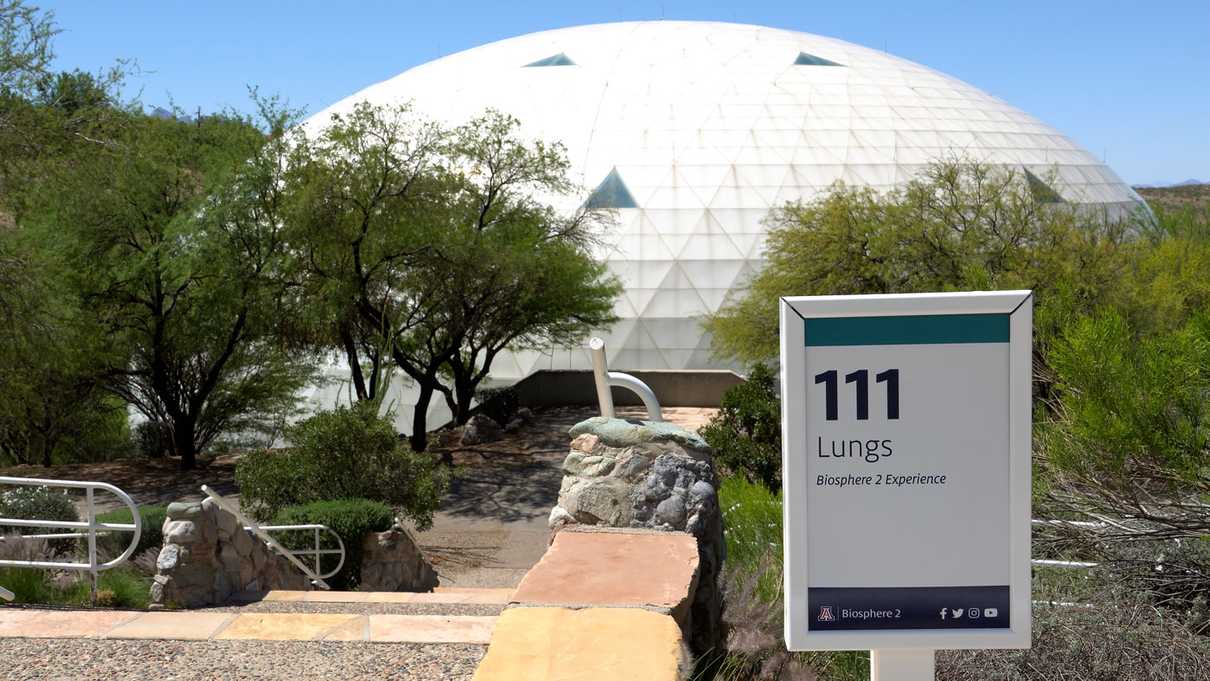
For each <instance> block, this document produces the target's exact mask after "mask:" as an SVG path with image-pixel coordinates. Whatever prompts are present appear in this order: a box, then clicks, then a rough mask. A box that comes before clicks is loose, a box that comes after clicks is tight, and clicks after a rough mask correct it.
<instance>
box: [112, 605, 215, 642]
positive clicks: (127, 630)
mask: <svg viewBox="0 0 1210 681" xmlns="http://www.w3.org/2000/svg"><path fill="white" fill-rule="evenodd" d="M235 617H236V616H235V615H232V614H228V613H211V612H191V613H188V614H187V615H186V614H185V613H180V612H147V613H143V614H141V615H139V616H138V617H136V618H134V619H132V620H130V621H129V622H126V623H124V624H120V625H118V626H117V627H114V628H113V629H112V630H110V631H109V633H107V634H105V638H150V639H176V640H181V641H205V640H207V639H209V638H211V637H213V636H214V635H215V634H216V633H218V632H219V630H220V629H222V628H223V627H224V626H225V625H227V623H229V622H230V621H231V620H233V619H235Z"/></svg>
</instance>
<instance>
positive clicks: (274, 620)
mask: <svg viewBox="0 0 1210 681" xmlns="http://www.w3.org/2000/svg"><path fill="white" fill-rule="evenodd" d="M496 619H497V618H496V616H486V615H465V616H447V615H350V614H334V613H242V614H232V613H214V612H211V613H207V612H189V611H168V612H165V611H157V612H134V611H106V610H72V611H60V610H31V609H23V608H0V638H109V639H162V640H185V641H198V640H227V641H233V640H256V641H316V640H328V641H368V642H371V643H377V642H382V643H466V644H480V645H481V644H485V643H487V642H488V640H489V639H490V638H491V633H492V629H493V627H494V626H495V623H496Z"/></svg>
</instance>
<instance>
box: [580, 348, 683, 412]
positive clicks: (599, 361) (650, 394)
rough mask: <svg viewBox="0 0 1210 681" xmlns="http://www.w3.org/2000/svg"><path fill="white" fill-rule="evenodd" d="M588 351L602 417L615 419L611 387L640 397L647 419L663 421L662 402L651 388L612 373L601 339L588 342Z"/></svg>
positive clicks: (633, 379)
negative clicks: (645, 409) (622, 389)
mask: <svg viewBox="0 0 1210 681" xmlns="http://www.w3.org/2000/svg"><path fill="white" fill-rule="evenodd" d="M588 350H589V353H590V354H591V355H592V373H593V378H594V380H595V381H596V384H597V401H598V402H599V403H600V405H601V416H604V417H605V418H609V419H611V418H614V417H615V411H614V408H613V393H612V392H610V387H611V386H617V387H619V388H626V389H627V390H629V391H630V392H632V393H634V394H636V395H638V396H639V399H641V400H643V406H644V407H646V408H647V419H648V420H649V421H663V420H664V416H663V414H662V413H661V411H660V401H659V400H658V399H656V397H655V391H654V390H652V389H651V386H649V385H647V384H646V383H644V382H642V381H640V380H639V379H638V378H636V377H634V376H631V375H630V374H627V373H623V372H621V371H610V370H609V368H608V366H607V364H606V362H605V341H604V340H602V339H600V338H592V339H590V340H589V341H588Z"/></svg>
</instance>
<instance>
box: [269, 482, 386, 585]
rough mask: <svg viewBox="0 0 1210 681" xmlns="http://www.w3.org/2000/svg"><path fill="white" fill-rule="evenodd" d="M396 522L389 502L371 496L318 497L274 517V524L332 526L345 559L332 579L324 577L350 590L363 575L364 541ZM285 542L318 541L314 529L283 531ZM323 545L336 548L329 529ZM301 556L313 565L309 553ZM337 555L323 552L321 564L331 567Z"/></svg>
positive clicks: (298, 546)
mask: <svg viewBox="0 0 1210 681" xmlns="http://www.w3.org/2000/svg"><path fill="white" fill-rule="evenodd" d="M394 523H395V514H394V513H393V512H392V511H391V508H390V507H389V506H387V505H386V504H383V503H381V502H377V501H370V500H368V499H338V500H335V501H316V502H312V503H310V504H304V505H302V506H288V507H286V508H283V509H282V510H281V511H279V512H278V513H277V515H275V516H274V517H273V524H275V525H307V524H319V525H326V526H328V527H330V528H332V531H334V532H335V533H336V534H337V535H338V536H340V540H341V541H342V542H344V545H345V562H344V565H343V566H342V567H341V568H340V571H339V572H337V573H336V574H335V575H334V576H332V577H331V578H330V579H328V580H325V581H327V582H328V584H329V585H330V586H331V587H332V588H333V589H336V590H338V591H347V590H350V589H353V588H354V587H356V586H357V584H358V582H359V581H360V578H361V561H362V551H361V548H362V542H363V541H364V540H365V537H366V535H367V534H369V533H370V532H385V531H386V530H389V529H391V526H392V525H393V524H394ZM281 541H282V544H283V545H285V546H286V547H287V548H290V549H305V548H309V547H313V546H314V545H315V535H314V532H313V531H311V530H298V531H296V532H284V533H282V539H281ZM320 545H321V546H322V547H323V548H336V545H335V542H333V541H332V539H331V537H329V536H328V535H327V533H322V534H320ZM301 560H303V561H305V562H307V564H308V565H310V564H311V563H310V561H309V560H308V559H307V558H306V557H302V558H301ZM336 560H337V556H335V555H329V556H323V557H322V559H321V561H320V565H321V567H323V570H321V571H320V572H321V573H322V572H325V571H327V570H329V569H331V567H332V564H333V563H335V561H336Z"/></svg>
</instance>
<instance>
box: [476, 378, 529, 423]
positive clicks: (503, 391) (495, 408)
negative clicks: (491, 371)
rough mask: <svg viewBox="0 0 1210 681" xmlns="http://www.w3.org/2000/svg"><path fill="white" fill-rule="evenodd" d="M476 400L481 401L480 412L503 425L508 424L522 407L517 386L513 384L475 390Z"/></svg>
mask: <svg viewBox="0 0 1210 681" xmlns="http://www.w3.org/2000/svg"><path fill="white" fill-rule="evenodd" d="M475 401H476V402H478V403H479V407H478V412H479V413H480V414H483V415H484V416H486V417H488V418H490V419H491V420H493V421H495V422H496V423H499V424H500V425H502V426H507V425H508V423H509V421H512V420H513V418H514V417H516V415H517V410H518V409H519V408H520V407H521V403H520V396H519V395H518V394H517V388H516V387H515V386H511V385H509V386H504V387H502V388H481V389H480V390H478V391H476V392H475Z"/></svg>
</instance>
